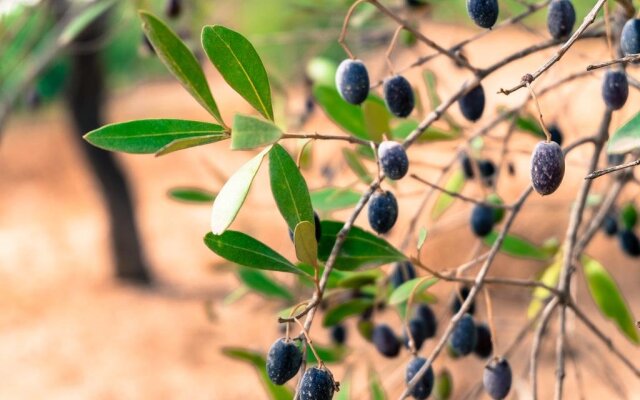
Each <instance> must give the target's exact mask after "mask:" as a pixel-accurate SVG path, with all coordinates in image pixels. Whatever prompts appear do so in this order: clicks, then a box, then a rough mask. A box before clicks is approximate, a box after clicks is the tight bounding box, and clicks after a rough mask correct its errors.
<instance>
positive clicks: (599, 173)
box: [584, 159, 640, 179]
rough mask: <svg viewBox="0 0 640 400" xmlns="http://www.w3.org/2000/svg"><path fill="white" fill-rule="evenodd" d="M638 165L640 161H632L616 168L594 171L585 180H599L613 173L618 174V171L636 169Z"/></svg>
mask: <svg viewBox="0 0 640 400" xmlns="http://www.w3.org/2000/svg"><path fill="white" fill-rule="evenodd" d="M636 165H640V159H638V160H635V161H630V162H628V163H625V164H620V165H616V166H614V167H608V168H604V169H601V170H598V171H594V172H592V173H590V174H589V175H587V176H585V177H584V179H595V178H598V177H600V176H602V175H606V174H610V173H612V172H616V171H620V170H622V169H626V168H632V167H635V166H636Z"/></svg>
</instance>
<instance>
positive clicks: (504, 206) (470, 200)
mask: <svg viewBox="0 0 640 400" xmlns="http://www.w3.org/2000/svg"><path fill="white" fill-rule="evenodd" d="M409 176H410V177H411V178H412V179H415V180H416V181H418V182H420V183H424V184H425V185H427V186H429V187H431V188H433V189H435V190H437V191H439V192H442V193H445V194H448V195H449V196H451V197H455V198H457V199H460V200H462V201H466V202H468V203H473V204H478V205H482V206H485V207H491V208H498V209H505V210H509V209H511V208H513V206H511V205H509V204H495V203H489V202H486V201H482V200H477V199H473V198H471V197H467V196H465V195H463V194H460V193H457V192H452V191H451V190H448V189H445V188H443V187H442V186H438V185H436V184H435V183H431V182H429V181H427V180H424V179H423V178H421V177H419V176H418V175H416V174H410V175H409Z"/></svg>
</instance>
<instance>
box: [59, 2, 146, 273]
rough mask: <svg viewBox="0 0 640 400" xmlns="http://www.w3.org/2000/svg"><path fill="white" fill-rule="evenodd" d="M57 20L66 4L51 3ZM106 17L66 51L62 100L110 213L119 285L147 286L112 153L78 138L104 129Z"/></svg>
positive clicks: (127, 193) (130, 210)
mask: <svg viewBox="0 0 640 400" xmlns="http://www.w3.org/2000/svg"><path fill="white" fill-rule="evenodd" d="M52 3H53V6H54V13H55V14H56V15H57V16H60V15H61V13H62V12H64V10H65V9H66V7H67V4H66V3H67V2H66V1H65V0H52ZM107 20H108V17H107V16H103V17H100V18H98V19H97V20H96V21H95V22H94V23H92V24H91V25H90V26H89V27H87V28H86V29H85V30H84V32H82V33H81V34H80V35H79V36H78V37H77V38H76V39H75V41H74V42H73V43H72V44H71V46H70V53H69V57H70V61H71V72H70V77H69V82H68V84H69V87H68V90H67V93H66V100H67V104H68V106H69V110H70V112H71V116H72V119H73V124H74V126H75V129H76V135H75V137H76V138H77V139H78V140H77V141H78V145H79V146H80V147H81V148H82V151H83V153H84V155H85V157H86V159H87V161H88V162H89V165H90V167H91V171H92V172H93V174H94V176H95V178H96V179H97V181H98V183H99V185H100V189H101V191H102V195H103V198H104V199H105V201H106V205H107V207H108V213H109V224H110V230H111V240H112V248H113V255H114V262H115V273H116V276H117V277H118V278H120V279H123V280H126V281H129V282H133V283H137V284H145V285H146V284H150V283H151V275H150V273H149V270H148V268H147V266H146V263H145V261H144V257H143V255H142V252H141V247H140V239H139V234H138V228H137V224H136V221H135V215H134V210H133V205H132V199H131V193H130V191H129V188H128V185H127V181H126V179H125V176H124V174H123V172H122V169H121V168H120V166H119V165H118V164H117V162H116V159H115V157H114V154H113V153H110V152H107V151H104V150H102V149H99V148H97V147H94V146H91V145H89V144H88V143H87V142H86V141H85V140H83V139H82V135H84V134H85V133H87V132H89V131H92V130H94V129H96V128H99V127H100V126H102V125H103V124H104V119H103V109H104V107H103V106H104V97H105V75H104V69H103V65H102V60H101V49H102V47H103V46H102V40H103V39H104V35H105V34H106V33H107V32H106V31H107Z"/></svg>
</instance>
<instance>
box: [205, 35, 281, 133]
mask: <svg viewBox="0 0 640 400" xmlns="http://www.w3.org/2000/svg"><path fill="white" fill-rule="evenodd" d="M202 48H204V51H205V53H207V56H208V57H209V60H211V62H212V63H213V65H214V66H215V67H216V69H217V70H218V71H219V72H220V75H222V77H223V78H224V80H225V81H226V82H227V83H228V84H229V86H231V87H232V88H233V89H234V90H235V91H236V92H238V94H239V95H240V96H242V97H243V98H244V99H245V100H247V101H248V102H249V104H251V105H252V106H253V107H254V108H255V109H256V110H258V112H260V114H262V115H263V116H264V117H265V118H267V119H269V120H271V121H273V106H272V105H271V88H270V87H269V78H268V77H267V71H266V70H265V69H264V65H263V64H262V60H260V56H259V55H258V53H257V52H256V49H255V48H254V47H253V45H252V44H251V43H250V42H249V41H248V40H247V39H246V38H245V37H244V36H242V35H241V34H239V33H238V32H235V31H232V30H231V29H229V28H225V27H224V26H220V25H213V26H205V27H204V29H202Z"/></svg>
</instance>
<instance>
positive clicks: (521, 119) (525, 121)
mask: <svg viewBox="0 0 640 400" xmlns="http://www.w3.org/2000/svg"><path fill="white" fill-rule="evenodd" d="M515 122H516V128H517V129H518V130H519V131H522V132H526V133H531V134H532V135H533V136H535V137H537V138H542V139H544V138H546V136H545V134H544V132H543V131H542V129H541V128H540V125H539V124H538V121H536V119H535V118H534V117H532V116H531V115H518V116H516V121H515Z"/></svg>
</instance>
